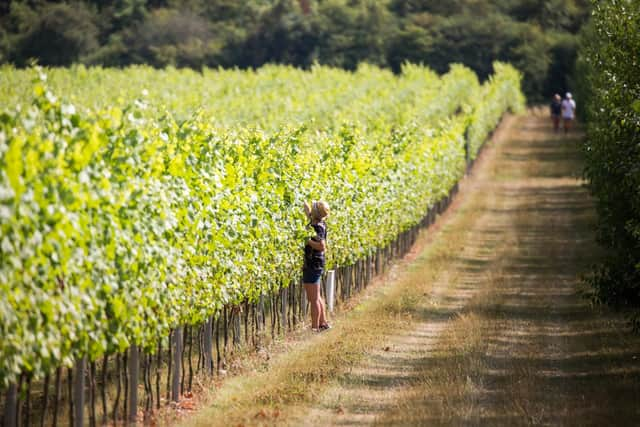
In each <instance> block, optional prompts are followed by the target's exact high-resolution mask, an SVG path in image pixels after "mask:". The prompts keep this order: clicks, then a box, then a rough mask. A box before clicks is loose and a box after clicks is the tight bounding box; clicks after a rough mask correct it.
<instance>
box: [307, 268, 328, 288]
mask: <svg viewBox="0 0 640 427" xmlns="http://www.w3.org/2000/svg"><path fill="white" fill-rule="evenodd" d="M322 271H323V270H322V269H320V270H311V269H304V270H302V283H308V284H314V285H318V284H320V278H321V277H322Z"/></svg>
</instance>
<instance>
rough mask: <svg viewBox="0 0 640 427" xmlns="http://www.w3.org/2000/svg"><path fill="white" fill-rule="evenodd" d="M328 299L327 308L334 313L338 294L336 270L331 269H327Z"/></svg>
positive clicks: (326, 292) (326, 293)
mask: <svg viewBox="0 0 640 427" xmlns="http://www.w3.org/2000/svg"><path fill="white" fill-rule="evenodd" d="M325 295H326V300H327V309H328V310H329V312H330V313H333V306H334V303H335V296H336V271H335V270H329V271H327V283H326V290H325Z"/></svg>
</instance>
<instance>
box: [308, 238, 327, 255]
mask: <svg viewBox="0 0 640 427" xmlns="http://www.w3.org/2000/svg"><path fill="white" fill-rule="evenodd" d="M307 245H309V246H311V247H312V248H313V249H315V250H316V251H320V252H324V250H325V249H326V248H327V245H326V244H325V242H324V240H320V241H318V240H313V239H309V240H308V241H307Z"/></svg>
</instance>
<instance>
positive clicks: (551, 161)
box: [304, 114, 640, 425]
mask: <svg viewBox="0 0 640 427" xmlns="http://www.w3.org/2000/svg"><path fill="white" fill-rule="evenodd" d="M548 125H549V124H548V122H547V120H546V118H545V117H537V116H535V115H533V114H531V115H529V116H526V117H519V118H516V119H512V121H511V122H510V123H507V124H506V126H507V127H508V129H503V132H504V134H503V135H500V136H499V137H498V138H496V140H495V141H494V144H493V146H491V147H489V148H488V150H487V152H486V153H485V155H484V158H483V159H482V162H480V164H479V165H478V168H477V169H476V170H475V172H474V176H473V177H472V178H471V179H469V180H468V181H467V182H466V188H465V191H464V192H463V195H462V198H463V200H461V201H459V204H460V206H459V207H458V208H457V209H456V210H455V211H454V212H453V213H452V214H451V218H448V219H447V221H446V224H445V225H444V230H443V231H442V235H440V236H436V241H435V242H434V245H438V244H457V245H459V251H450V252H457V254H456V255H454V256H450V257H449V259H446V260H440V265H441V264H444V265H446V267H444V268H442V267H440V268H441V271H440V272H439V273H438V275H437V279H436V280H435V281H434V283H432V284H423V285H422V286H425V289H428V290H426V292H425V294H424V296H425V297H424V300H423V301H422V302H421V304H420V307H419V309H418V310H417V313H418V315H417V316H416V318H415V321H414V322H412V323H411V325H410V327H408V328H406V329H405V330H403V331H401V332H400V333H398V334H397V335H392V336H388V337H385V338H384V343H383V344H382V345H381V346H380V348H379V349H378V350H377V351H375V352H373V353H372V354H371V355H370V356H369V357H368V358H367V359H366V361H365V362H363V363H361V364H360V365H358V366H356V367H355V368H353V369H351V371H350V372H349V373H347V374H346V375H344V376H343V377H342V378H341V379H340V380H339V382H338V383H337V384H335V385H334V386H333V387H332V388H331V389H330V390H328V391H327V392H326V393H325V394H324V398H323V401H322V402H321V404H320V405H317V406H316V407H315V408H314V409H313V410H312V411H311V412H310V415H309V417H307V418H306V419H305V420H304V421H305V424H315V425H324V424H327V423H330V424H336V425H356V424H357V425H361V424H383V425H442V424H445V425H530V424H534V425H538V424H542V425H612V424H615V425H640V406H638V404H637V402H639V401H640V400H639V398H640V340H639V339H638V337H635V336H633V335H631V334H629V333H628V331H627V330H626V326H625V324H624V322H623V321H621V319H620V317H619V316H615V315H612V314H608V313H606V312H597V311H596V310H594V309H592V308H591V307H590V305H589V303H588V301H587V300H586V299H585V298H583V297H582V296H581V289H580V286H581V285H580V275H581V274H582V273H585V272H587V271H588V269H589V266H590V265H591V264H592V263H593V262H595V260H596V259H597V253H598V250H597V248H596V247H595V245H594V243H593V229H594V228H593V227H594V220H595V217H594V212H593V206H592V204H591V201H590V199H589V196H588V194H587V191H586V189H585V188H584V186H583V182H582V181H581V180H580V178H579V176H580V170H581V162H580V157H579V152H578V149H577V138H579V136H578V135H570V136H569V137H566V136H564V135H554V134H553V133H550V132H549V129H548ZM450 242H453V243H450ZM426 252H427V253H428V252H429V248H427V251H426ZM425 259H426V261H425V262H429V260H428V255H427V256H426V258H425ZM418 261H420V259H418ZM436 268H438V267H436Z"/></svg>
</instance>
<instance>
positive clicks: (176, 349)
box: [171, 326, 182, 402]
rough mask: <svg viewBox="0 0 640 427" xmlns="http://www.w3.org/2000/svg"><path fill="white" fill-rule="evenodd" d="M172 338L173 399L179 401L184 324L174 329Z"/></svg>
mask: <svg viewBox="0 0 640 427" xmlns="http://www.w3.org/2000/svg"><path fill="white" fill-rule="evenodd" d="M172 338H173V339H172V341H171V357H172V358H173V363H172V364H171V367H172V369H173V372H172V373H171V380H172V381H171V401H173V402H178V401H179V400H180V377H181V372H180V369H181V363H182V326H178V327H177V328H176V329H175V330H174V331H173V337H172Z"/></svg>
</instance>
